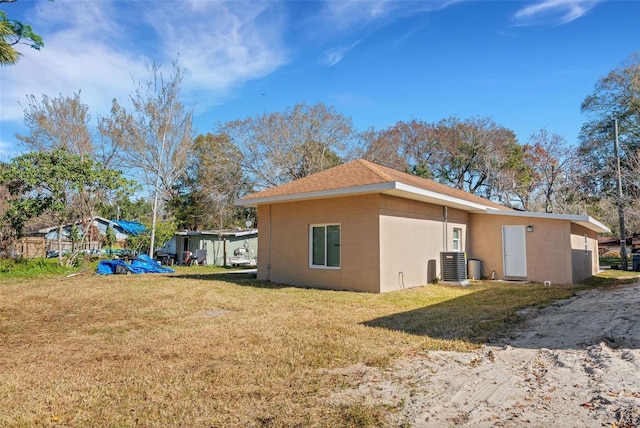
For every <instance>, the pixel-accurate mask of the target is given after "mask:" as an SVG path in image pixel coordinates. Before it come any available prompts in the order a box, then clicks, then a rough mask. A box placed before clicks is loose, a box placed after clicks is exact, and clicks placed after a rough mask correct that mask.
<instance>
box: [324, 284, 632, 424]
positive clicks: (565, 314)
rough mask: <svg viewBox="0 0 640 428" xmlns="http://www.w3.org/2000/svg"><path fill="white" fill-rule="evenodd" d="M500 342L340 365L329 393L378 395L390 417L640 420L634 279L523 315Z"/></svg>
mask: <svg viewBox="0 0 640 428" xmlns="http://www.w3.org/2000/svg"><path fill="white" fill-rule="evenodd" d="M521 315H522V316H523V318H524V322H523V324H522V325H521V326H520V327H519V329H518V330H517V331H515V332H514V333H513V335H512V336H511V337H509V338H507V339H504V340H503V341H502V342H501V343H495V344H490V345H486V346H484V347H483V348H482V349H481V350H479V351H477V352H474V353H458V352H429V353H425V354H424V355H417V356H413V357H411V358H403V359H400V360H398V361H396V363H395V364H394V365H393V366H391V367H389V368H387V369H384V370H380V369H377V368H372V367H366V366H355V367H349V368H347V369H344V370H343V372H342V374H343V375H344V376H347V377H349V379H350V380H351V381H353V382H355V384H357V385H358V386H357V388H354V389H347V390H342V391H339V392H336V393H335V394H334V395H333V396H332V400H336V401H337V402H359V403H367V404H381V403H382V404H386V405H388V406H390V408H393V409H395V410H394V411H392V412H390V415H391V416H390V419H391V421H392V424H391V425H392V426H413V427H443V426H444V427H446V426H473V427H518V426H533V427H538V426H539V427H550V426H556V427H603V426H606V427H636V426H640V283H638V284H635V285H632V286H628V287H624V288H619V289H615V290H607V291H604V290H602V291H601V290H592V291H587V292H583V293H581V294H580V295H578V296H577V297H574V298H572V299H567V300H562V301H558V302H556V303H555V304H554V305H552V306H549V307H547V308H545V309H542V310H528V311H525V312H523V313H522V314H521Z"/></svg>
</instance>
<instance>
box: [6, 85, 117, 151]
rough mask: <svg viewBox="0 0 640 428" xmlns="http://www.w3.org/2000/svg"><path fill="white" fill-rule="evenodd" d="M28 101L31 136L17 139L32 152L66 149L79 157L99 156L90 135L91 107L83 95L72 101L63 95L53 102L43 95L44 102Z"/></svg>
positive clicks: (26, 119)
mask: <svg viewBox="0 0 640 428" xmlns="http://www.w3.org/2000/svg"><path fill="white" fill-rule="evenodd" d="M27 100H28V105H27V107H26V108H25V109H24V123H25V125H26V126H27V128H28V129H29V131H30V133H29V134H28V135H21V134H17V135H16V138H17V139H18V140H20V141H21V142H22V143H23V145H24V146H25V147H26V148H27V149H28V150H29V151H36V152H52V151H55V150H58V149H62V150H65V151H66V152H68V153H71V154H74V155H78V156H87V155H89V156H92V157H93V156H94V155H95V154H96V151H97V147H96V145H95V143H94V141H93V137H92V135H91V132H90V131H89V121H90V120H91V116H90V115H89V106H87V105H86V104H83V103H82V101H81V99H80V91H78V92H76V93H74V94H73V96H72V97H65V96H62V95H60V96H59V97H57V98H51V97H49V96H47V95H43V96H42V100H38V99H37V98H36V97H35V96H34V95H29V96H27ZM100 161H104V159H100ZM103 163H104V162H103Z"/></svg>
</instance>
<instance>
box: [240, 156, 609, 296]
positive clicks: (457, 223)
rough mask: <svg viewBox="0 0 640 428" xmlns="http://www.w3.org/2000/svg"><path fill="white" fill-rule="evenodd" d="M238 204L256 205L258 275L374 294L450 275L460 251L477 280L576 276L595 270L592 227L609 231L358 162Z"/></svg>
mask: <svg viewBox="0 0 640 428" xmlns="http://www.w3.org/2000/svg"><path fill="white" fill-rule="evenodd" d="M237 204H238V205H241V206H252V207H257V209H258V221H259V224H260V241H259V246H258V248H259V251H260V259H259V260H258V279H260V280H269V281H273V282H279V283H285V284H292V285H299V286H307V287H317V288H327V289H335V290H354V291H367V292H375V293H378V292H386V291H392V290H398V289H402V288H407V287H414V286H419V285H425V284H428V283H430V282H433V281H434V280H436V279H438V278H440V279H442V278H443V273H445V274H446V275H444V276H445V279H449V277H451V276H456V275H457V273H458V270H457V268H458V267H459V264H460V262H461V263H462V264H463V270H464V272H465V273H466V266H465V265H464V262H465V256H464V254H465V253H466V256H467V258H468V259H473V260H474V262H476V263H475V264H476V265H477V264H479V265H480V274H481V276H482V277H493V278H495V279H511V280H529V281H539V282H543V281H550V282H551V283H554V284H557V283H560V284H564V283H573V282H578V281H580V280H583V279H585V278H587V277H590V276H592V275H593V274H595V273H597V272H598V270H599V266H598V242H597V234H598V233H602V232H607V231H609V229H608V228H607V227H606V226H604V225H603V224H602V223H600V222H598V221H596V220H594V219H593V218H591V217H589V216H582V215H560V214H542V213H529V212H519V211H515V210H512V209H509V208H506V207H503V206H501V205H498V204H496V203H493V202H491V201H489V200H486V199H483V198H480V197H478V196H475V195H472V194H469V193H466V192H463V191H460V190H457V189H453V188H451V187H448V186H445V185H442V184H439V183H436V182H434V181H431V180H425V179H422V178H419V177H416V176H413V175H409V174H405V173H402V172H399V171H396V170H393V169H390V168H386V167H383V166H380V165H376V164H373V163H371V162H368V161H364V160H358V161H353V162H350V163H347V164H344V165H340V166H337V167H335V168H331V169H329V170H325V171H322V172H319V173H317V174H313V175H311V176H308V177H304V178H302V179H299V180H296V181H293V182H290V183H287V184H284V185H281V186H278V187H274V188H271V189H267V190H264V191H262V192H258V193H254V194H252V195H249V196H246V197H244V198H242V199H240V200H238V202H237ZM443 253H444V254H443ZM451 261H452V262H453V264H454V267H453V268H452V267H451V265H450V262H451ZM443 266H444V271H443ZM452 271H453V272H452ZM460 279H461V278H460Z"/></svg>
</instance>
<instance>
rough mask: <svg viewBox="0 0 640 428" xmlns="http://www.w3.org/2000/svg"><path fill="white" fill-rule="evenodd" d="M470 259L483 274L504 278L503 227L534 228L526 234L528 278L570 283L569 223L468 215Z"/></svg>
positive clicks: (537, 280) (566, 221)
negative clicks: (479, 261)
mask: <svg viewBox="0 0 640 428" xmlns="http://www.w3.org/2000/svg"><path fill="white" fill-rule="evenodd" d="M470 224H471V226H470V228H469V229H470V231H469V243H470V244H469V246H468V247H467V248H468V254H469V258H475V259H480V260H482V262H483V275H489V274H490V272H491V271H495V272H496V279H502V278H504V266H503V259H502V254H503V253H502V251H503V250H502V226H510V225H522V226H525V227H527V226H533V232H526V233H525V239H526V252H527V277H526V278H525V279H527V280H530V281H536V282H543V281H551V282H552V283H553V284H567V283H571V282H572V271H571V268H572V262H571V245H572V244H571V222H569V221H568V220H550V219H538V218H520V217H509V216H500V215H484V214H471V219H470Z"/></svg>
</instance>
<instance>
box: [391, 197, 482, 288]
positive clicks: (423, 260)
mask: <svg viewBox="0 0 640 428" xmlns="http://www.w3.org/2000/svg"><path fill="white" fill-rule="evenodd" d="M446 215H447V222H446V224H445V222H444V217H445V211H444V209H443V207H441V206H438V205H431V204H425V203H422V202H417V201H412V200H407V199H401V198H396V197H392V196H385V195H382V198H381V202H380V261H381V263H380V291H381V292H386V291H393V290H399V289H402V288H409V287H415V286H420V285H426V284H428V283H429V279H428V264H429V261H430V260H432V263H434V265H435V267H436V276H438V277H440V276H441V272H440V252H442V251H451V250H452V240H453V229H454V228H459V229H461V232H462V235H461V250H462V251H464V250H465V245H466V241H467V239H466V231H467V222H468V221H469V216H468V214H467V213H466V212H464V211H460V210H455V209H451V208H449V209H447V213H446Z"/></svg>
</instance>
